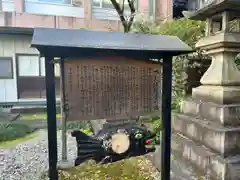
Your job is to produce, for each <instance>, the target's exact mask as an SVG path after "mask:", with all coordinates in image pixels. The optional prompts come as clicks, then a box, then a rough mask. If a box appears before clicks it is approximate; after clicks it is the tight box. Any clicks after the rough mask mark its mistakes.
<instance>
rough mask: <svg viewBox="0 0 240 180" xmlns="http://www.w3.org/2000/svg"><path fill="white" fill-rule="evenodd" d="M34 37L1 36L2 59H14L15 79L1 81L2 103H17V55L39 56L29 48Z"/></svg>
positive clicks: (0, 55)
mask: <svg viewBox="0 0 240 180" xmlns="http://www.w3.org/2000/svg"><path fill="white" fill-rule="evenodd" d="M31 38H32V36H20V35H4V34H0V57H12V58H13V79H0V102H16V101H18V99H17V80H16V54H38V51H37V50H36V49H34V48H29V46H30V43H31Z"/></svg>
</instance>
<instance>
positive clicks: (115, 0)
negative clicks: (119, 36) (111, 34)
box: [111, 0, 136, 32]
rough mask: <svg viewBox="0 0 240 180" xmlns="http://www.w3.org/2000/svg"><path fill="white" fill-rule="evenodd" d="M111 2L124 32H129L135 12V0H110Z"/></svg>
mask: <svg viewBox="0 0 240 180" xmlns="http://www.w3.org/2000/svg"><path fill="white" fill-rule="evenodd" d="M126 2H127V5H128V7H129V9H130V15H128V14H127V11H126V6H125V5H126ZM111 3H112V5H113V7H114V8H115V9H116V11H117V13H118V15H119V18H120V20H121V23H122V25H123V29H124V32H129V31H130V30H131V27H132V24H133V20H134V17H135V14H136V8H135V5H136V0H120V1H119V0H111Z"/></svg>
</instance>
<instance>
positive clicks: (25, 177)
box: [0, 130, 77, 180]
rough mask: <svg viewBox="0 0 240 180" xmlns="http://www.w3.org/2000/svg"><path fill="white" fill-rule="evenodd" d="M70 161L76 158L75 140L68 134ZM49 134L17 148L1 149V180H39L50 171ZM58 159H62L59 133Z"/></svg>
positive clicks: (40, 135)
mask: <svg viewBox="0 0 240 180" xmlns="http://www.w3.org/2000/svg"><path fill="white" fill-rule="evenodd" d="M67 142H68V159H74V158H75V157H76V153H77V149H76V142H75V139H74V138H72V137H71V135H70V134H68V140H67ZM47 145H48V140H47V132H46V131H44V130H42V131H41V132H40V133H39V135H38V136H37V137H34V138H33V139H30V140H28V141H25V142H23V143H21V144H18V145H17V146H16V147H13V148H7V149H1V148H0V180H39V179H40V176H41V175H42V172H45V171H46V170H47V169H48V147H47ZM58 158H59V160H60V159H61V132H60V131H59V132H58Z"/></svg>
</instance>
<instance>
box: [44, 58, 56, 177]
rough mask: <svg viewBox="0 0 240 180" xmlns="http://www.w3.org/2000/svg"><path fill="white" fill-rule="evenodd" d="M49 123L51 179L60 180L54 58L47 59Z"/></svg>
mask: <svg viewBox="0 0 240 180" xmlns="http://www.w3.org/2000/svg"><path fill="white" fill-rule="evenodd" d="M45 71H46V76H45V78H46V97H47V123H48V129H47V130H48V160H49V179H50V180H58V172H57V120H56V94H55V74H54V63H53V57H49V56H48V57H45Z"/></svg>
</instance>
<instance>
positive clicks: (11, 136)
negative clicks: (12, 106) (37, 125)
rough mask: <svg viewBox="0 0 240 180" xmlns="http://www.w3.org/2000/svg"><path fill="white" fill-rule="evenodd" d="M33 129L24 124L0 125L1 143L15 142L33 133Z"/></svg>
mask: <svg viewBox="0 0 240 180" xmlns="http://www.w3.org/2000/svg"><path fill="white" fill-rule="evenodd" d="M31 132H32V129H31V127H29V126H28V125H27V124H22V123H0V142H3V141H10V140H15V139H17V138H20V137H24V136H26V135H27V134H29V133H31Z"/></svg>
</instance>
